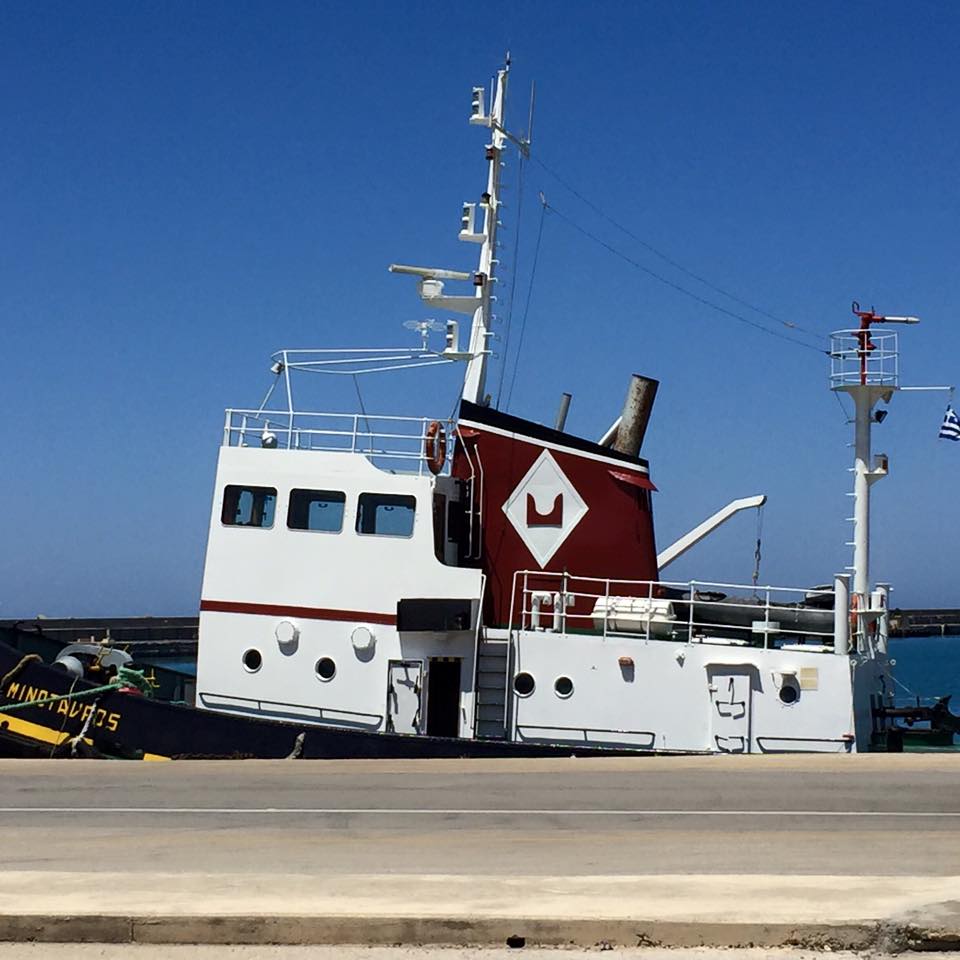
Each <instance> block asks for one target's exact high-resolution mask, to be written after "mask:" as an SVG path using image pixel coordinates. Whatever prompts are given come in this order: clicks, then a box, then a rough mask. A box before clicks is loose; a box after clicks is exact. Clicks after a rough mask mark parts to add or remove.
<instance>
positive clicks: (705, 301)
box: [544, 201, 830, 356]
mask: <svg viewBox="0 0 960 960" xmlns="http://www.w3.org/2000/svg"><path fill="white" fill-rule="evenodd" d="M544 206H545V207H546V206H547V203H546V201H544ZM550 209H551V210H552V211H553V212H554V213H555V214H556V215H557V216H558V217H559V218H560V219H561V220H563V221H565V222H566V223H567V224H568V225H569V226H570V227H572V228H573V229H574V230H576V231H577V232H578V233H581V234H583V236H585V237H587V239H589V240H592V241H593V242H594V243H596V244H599V245H600V246H601V247H603V248H604V249H605V250H608V251H609V252H610V253H612V254H613V255H614V256H617V257H619V258H620V259H621V260H623V261H625V262H626V263H629V264H630V266H632V267H634V268H636V269H637V270H640V271H642V272H643V273H645V274H647V276H650V277H653V279H654V280H659V281H660V283H663V284H665V285H666V286H668V287H670V288H672V289H673V290H676V291H677V292H678V293H682V294H683V295H684V296H686V297H690V299H691V300H696V301H697V303H701V304H703V305H704V306H705V307H710V309H711V310H716V311H717V312H718V313H722V314H724V315H725V316H727V317H730V318H732V319H733V320H738V321H740V323H745V324H747V326H750V327H754V328H755V329H757V330H761V331H762V332H763V333H768V334H769V335H770V336H771V337H779V338H780V339H781V340H787V341H788V342H790V343H795V344H796V345H797V346H800V347H805V348H806V349H807V350H813V351H814V353H822V354H826V355H827V356H829V355H830V351H829V350H825V349H823V348H822V347H814V346H813V345H811V344H809V343H806V342H805V341H803V340H798V339H797V338H796V337H791V336H790V335H789V334H786V333H781V332H780V331H779V330H771V329H770V327H767V326H765V325H764V324H762V323H758V322H757V321H756V320H751V319H749V318H748V317H745V316H743V314H741V313H737V312H736V311H734V310H728V309H727V308H726V307H723V306H721V305H720V304H719V303H715V302H714V301H713V300H708V299H707V298H706V297H701V296H700V294H698V293H694V292H693V291H692V290H688V289H687V288H686V287H683V286H681V285H680V284H679V283H676V282H674V281H673V280H671V279H669V278H668V277H665V276H663V274H661V273H657V272H656V270H651V269H650V268H649V267H645V266H644V265H643V264H642V263H640V262H639V261H638V260H634V259H633V257H630V256H628V255H627V254H625V253H623V252H622V251H621V250H618V249H617V248H616V247H614V246H612V245H611V244H609V243H607V242H606V240H603V239H601V238H600V237H598V236H597V235H596V234H595V233H591V232H590V231H589V230H587V229H586V227H582V226H580V224H579V223H577V222H576V221H574V220H572V219H571V218H570V217H568V216H567V215H566V214H565V213H561V212H560V211H559V210H558V209H557V208H556V207H555V206H553V204H550Z"/></svg>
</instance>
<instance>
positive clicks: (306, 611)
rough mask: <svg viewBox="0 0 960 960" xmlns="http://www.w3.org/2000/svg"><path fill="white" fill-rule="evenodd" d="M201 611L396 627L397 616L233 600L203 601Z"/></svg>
mask: <svg viewBox="0 0 960 960" xmlns="http://www.w3.org/2000/svg"><path fill="white" fill-rule="evenodd" d="M200 609H201V611H204V610H206V611H210V612H216V613H256V614H263V615H265V616H270V617H303V618H304V619H306V620H337V621H342V620H349V621H357V620H359V621H361V622H365V623H383V624H386V625H387V626H390V627H392V626H395V625H396V622H397V617H396V614H393V613H370V612H369V611H366V610H332V609H329V608H327V607H286V606H281V605H279V604H274V603H241V602H239V601H233V600H201V601H200Z"/></svg>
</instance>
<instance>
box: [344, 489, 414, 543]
mask: <svg viewBox="0 0 960 960" xmlns="http://www.w3.org/2000/svg"><path fill="white" fill-rule="evenodd" d="M416 509H417V498H416V497H409V496H406V495H404V494H397V493H361V494H360V500H359V503H358V506H357V533H367V534H377V535H378V536H381V537H412V536H413V518H414V514H415V512H416Z"/></svg>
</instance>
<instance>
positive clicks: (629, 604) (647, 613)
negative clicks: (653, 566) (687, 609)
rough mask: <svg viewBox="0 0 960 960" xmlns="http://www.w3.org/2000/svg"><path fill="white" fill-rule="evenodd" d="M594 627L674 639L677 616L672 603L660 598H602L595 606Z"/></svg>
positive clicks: (615, 631) (614, 631)
mask: <svg viewBox="0 0 960 960" xmlns="http://www.w3.org/2000/svg"><path fill="white" fill-rule="evenodd" d="M593 625H594V627H595V628H596V629H597V630H603V629H604V626H606V630H607V632H612V633H633V634H638V633H639V634H643V635H644V636H646V634H647V632H648V631H649V633H650V636H651V637H670V636H672V635H673V632H674V630H675V629H676V626H677V615H676V613H675V612H674V609H673V604H672V603H671V602H670V601H669V600H663V599H660V598H659V597H599V598H598V599H597V602H596V603H595V604H594V607H593Z"/></svg>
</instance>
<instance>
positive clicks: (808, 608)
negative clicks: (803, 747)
mask: <svg viewBox="0 0 960 960" xmlns="http://www.w3.org/2000/svg"><path fill="white" fill-rule="evenodd" d="M833 601H834V594H833V591H832V590H829V589H817V590H806V589H802V588H798V587H773V586H764V587H754V586H752V585H744V584H730V583H706V582H703V581H694V580H691V581H688V582H684V583H680V582H673V583H669V582H665V581H653V580H608V579H602V578H598V577H577V576H573V575H571V574H566V573H544V572H542V571H533V570H522V571H519V572H517V573H516V574H514V582H513V597H512V602H511V617H510V627H511V630H516V629H521V630H537V631H544V632H558V633H559V632H569V633H584V634H593V635H599V636H603V637H608V636H618V637H635V638H638V639H644V640H680V641H685V642H687V643H716V644H723V645H727V646H729V645H734V646H760V647H775V646H782V645H784V644H788V643H797V642H804V643H805V645H808V646H809V648H810V649H811V650H812V651H820V652H822V651H823V650H824V649H825V648H827V647H830V648H831V649H832V646H833V638H834V611H833Z"/></svg>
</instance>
